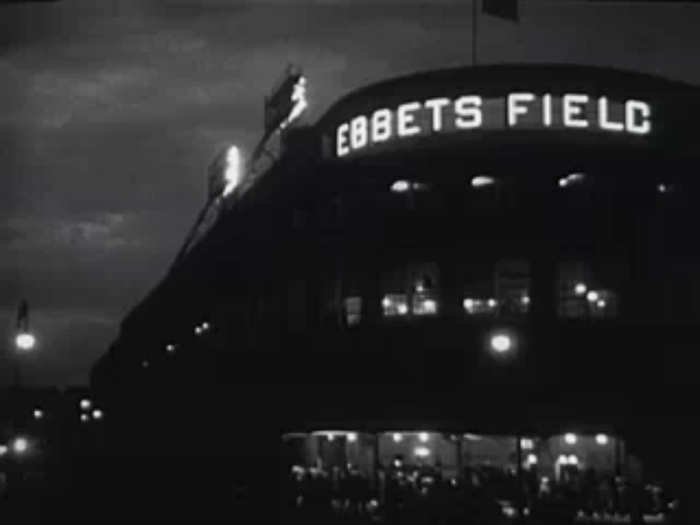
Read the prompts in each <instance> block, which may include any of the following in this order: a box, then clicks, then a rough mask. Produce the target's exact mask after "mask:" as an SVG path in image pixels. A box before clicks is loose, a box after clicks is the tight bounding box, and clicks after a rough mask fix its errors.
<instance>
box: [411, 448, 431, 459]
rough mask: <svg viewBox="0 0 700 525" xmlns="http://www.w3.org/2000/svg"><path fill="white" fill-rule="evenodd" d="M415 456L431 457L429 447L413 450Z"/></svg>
mask: <svg viewBox="0 0 700 525" xmlns="http://www.w3.org/2000/svg"><path fill="white" fill-rule="evenodd" d="M413 454H414V455H415V456H416V457H418V458H427V457H428V456H430V449H429V448H428V447H416V448H415V449H414V450H413Z"/></svg>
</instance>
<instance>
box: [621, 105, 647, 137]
mask: <svg viewBox="0 0 700 525" xmlns="http://www.w3.org/2000/svg"><path fill="white" fill-rule="evenodd" d="M637 114H639V115H640V116H641V122H637V121H636V120H637V119H636V115H637ZM650 118H651V107H650V106H649V104H647V103H646V102H642V101H640V100H628V101H627V102H625V124H626V126H627V131H629V132H630V133H635V134H637V135H646V134H647V133H649V132H650V131H651V120H650Z"/></svg>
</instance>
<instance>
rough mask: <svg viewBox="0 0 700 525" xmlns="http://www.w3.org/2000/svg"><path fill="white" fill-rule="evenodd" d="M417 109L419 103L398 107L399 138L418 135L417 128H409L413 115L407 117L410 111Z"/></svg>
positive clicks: (418, 130) (418, 129)
mask: <svg viewBox="0 0 700 525" xmlns="http://www.w3.org/2000/svg"><path fill="white" fill-rule="evenodd" d="M419 109H420V102H409V103H408V104H401V105H400V106H399V137H410V136H411V135H416V134H417V133H420V128H419V127H418V126H411V124H413V115H409V112H410V111H416V110H419Z"/></svg>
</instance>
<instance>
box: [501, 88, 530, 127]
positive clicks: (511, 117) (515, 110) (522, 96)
mask: <svg viewBox="0 0 700 525" xmlns="http://www.w3.org/2000/svg"><path fill="white" fill-rule="evenodd" d="M533 100H535V95H533V94H532V93H511V94H510V95H508V125H509V126H510V127H513V126H515V125H516V124H517V122H518V115H524V114H525V113H527V108H526V107H525V106H519V105H518V103H519V102H532V101H533Z"/></svg>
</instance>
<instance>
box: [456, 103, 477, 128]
mask: <svg viewBox="0 0 700 525" xmlns="http://www.w3.org/2000/svg"><path fill="white" fill-rule="evenodd" d="M455 113H457V118H456V119H455V125H456V126H457V127H458V128H459V129H472V128H478V127H480V126H481V123H482V121H483V119H482V115H481V97H478V96H471V97H466V96H465V97H459V98H458V99H457V100H456V101H455Z"/></svg>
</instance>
